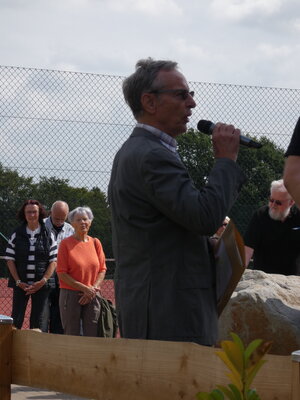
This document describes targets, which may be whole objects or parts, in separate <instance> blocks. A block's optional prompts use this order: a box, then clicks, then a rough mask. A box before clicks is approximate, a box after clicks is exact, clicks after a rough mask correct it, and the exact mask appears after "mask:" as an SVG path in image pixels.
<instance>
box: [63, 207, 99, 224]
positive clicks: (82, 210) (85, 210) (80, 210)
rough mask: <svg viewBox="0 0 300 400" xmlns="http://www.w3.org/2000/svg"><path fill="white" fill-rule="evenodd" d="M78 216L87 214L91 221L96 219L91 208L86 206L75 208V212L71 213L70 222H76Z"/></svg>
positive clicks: (69, 215)
mask: <svg viewBox="0 0 300 400" xmlns="http://www.w3.org/2000/svg"><path fill="white" fill-rule="evenodd" d="M76 214H86V215H87V216H88V219H89V220H90V221H93V219H94V215H93V213H92V210H91V209H90V207H86V206H84V207H76V208H74V210H72V211H70V212H69V214H68V221H69V222H71V223H72V222H73V221H74V218H75V215H76Z"/></svg>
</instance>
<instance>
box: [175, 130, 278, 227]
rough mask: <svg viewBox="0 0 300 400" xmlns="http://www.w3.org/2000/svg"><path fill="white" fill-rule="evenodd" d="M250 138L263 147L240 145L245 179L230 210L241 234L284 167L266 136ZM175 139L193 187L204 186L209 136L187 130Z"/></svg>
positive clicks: (210, 164)
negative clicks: (253, 147)
mask: <svg viewBox="0 0 300 400" xmlns="http://www.w3.org/2000/svg"><path fill="white" fill-rule="evenodd" d="M253 139H254V140H256V141H258V142H260V143H262V145H263V146H262V148H261V149H251V148H248V147H245V146H241V147H240V152H239V156H238V160H237V161H238V164H239V166H240V167H241V169H242V170H243V172H244V173H245V175H246V177H247V182H246V183H245V184H244V186H243V188H242V190H241V192H240V194H239V197H238V199H237V201H236V202H235V204H234V206H233V207H232V209H231V211H230V213H229V216H230V217H231V218H233V220H234V222H235V224H236V225H237V227H238V228H239V230H240V232H242V234H243V233H244V231H245V229H246V227H247V225H248V222H249V220H250V218H251V215H252V213H253V212H254V211H255V210H256V209H257V208H259V207H261V206H262V205H264V204H266V201H267V199H268V197H269V190H270V184H271V182H272V181H273V180H274V179H280V178H281V177H282V171H283V166H284V151H283V149H281V148H280V147H278V146H277V145H276V144H275V143H273V142H272V141H271V140H269V139H267V138H265V137H261V138H260V139H256V138H253ZM177 140H178V152H179V154H180V156H181V159H182V161H183V162H184V164H185V165H186V167H187V169H188V171H189V174H190V176H191V178H192V179H193V181H194V183H195V186H196V187H197V188H198V189H201V188H203V186H204V185H205V183H206V182H207V177H208V176H209V173H210V170H211V169H212V167H213V163H214V158H213V152H212V143H211V137H210V136H207V135H203V134H201V133H199V132H198V131H197V130H194V129H190V130H189V131H188V132H187V133H185V134H183V135H180V136H179V137H178V139H177Z"/></svg>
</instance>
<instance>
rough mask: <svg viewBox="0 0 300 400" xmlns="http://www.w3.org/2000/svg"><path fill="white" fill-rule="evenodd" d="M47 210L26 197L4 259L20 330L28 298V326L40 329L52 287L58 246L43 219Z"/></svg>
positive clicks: (14, 316) (15, 321)
mask: <svg viewBox="0 0 300 400" xmlns="http://www.w3.org/2000/svg"><path fill="white" fill-rule="evenodd" d="M45 216H46V211H45V209H44V207H43V206H42V205H41V203H40V202H39V201H37V200H32V199H30V200H26V201H25V202H24V204H23V205H22V207H21V208H20V210H19V211H18V214H17V217H18V219H19V220H20V221H22V225H21V226H19V227H18V228H17V229H16V230H15V231H14V232H13V234H12V235H11V237H10V240H9V242H8V246H7V248H6V254H5V258H6V260H7V266H8V269H9V273H10V277H9V280H8V286H9V287H11V288H13V307H12V318H13V323H14V325H15V327H16V328H18V329H21V328H22V325H23V321H24V315H25V311H26V307H27V303H28V300H29V298H30V297H31V313H30V329H34V328H38V329H41V330H43V326H44V321H43V316H44V314H43V310H44V306H45V303H46V301H47V298H48V296H49V292H50V289H51V288H54V287H55V282H54V271H55V268H56V256H57V245H56V241H55V239H54V236H53V234H52V233H51V232H50V231H49V230H48V229H47V228H46V226H45V224H44V222H43V219H44V217H45Z"/></svg>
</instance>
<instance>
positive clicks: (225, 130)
mask: <svg viewBox="0 0 300 400" xmlns="http://www.w3.org/2000/svg"><path fill="white" fill-rule="evenodd" d="M240 134H241V132H240V130H239V129H235V127H234V126H233V125H226V124H222V123H220V122H218V123H217V124H216V126H215V128H214V130H213V134H212V142H213V150H214V156H215V158H230V159H231V160H233V161H236V159H237V156H238V152H239V148H240Z"/></svg>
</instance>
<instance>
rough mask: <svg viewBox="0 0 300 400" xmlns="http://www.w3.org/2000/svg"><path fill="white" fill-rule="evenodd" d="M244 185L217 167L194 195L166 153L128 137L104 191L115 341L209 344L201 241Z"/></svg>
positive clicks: (211, 277)
mask: <svg viewBox="0 0 300 400" xmlns="http://www.w3.org/2000/svg"><path fill="white" fill-rule="evenodd" d="M244 180H245V179H244V175H243V173H242V172H241V170H240V169H239V167H238V166H237V165H236V163H235V162H233V161H231V160H229V159H225V158H224V159H218V160H217V161H216V163H215V166H214V168H213V169H212V171H211V174H210V176H209V182H208V184H207V186H205V188H203V190H201V191H199V190H197V189H196V188H195V186H194V184H193V181H192V180H191V178H190V177H189V175H188V172H187V170H186V168H185V167H184V165H183V164H182V162H181V161H180V160H179V159H178V158H177V157H176V155H175V154H174V153H172V152H171V151H170V150H168V149H167V148H166V147H165V146H164V145H162V144H161V142H160V140H159V139H158V138H157V137H155V136H154V135H153V134H151V133H150V132H148V131H146V130H144V129H141V128H135V129H134V131H133V133H132V135H131V136H130V137H129V139H128V140H127V141H126V142H125V143H124V144H123V146H122V148H121V149H120V150H119V152H118V153H117V155H116V157H115V160H114V164H113V169H112V174H111V179H110V184H109V191H108V196H109V203H110V206H111V210H112V229H113V250H114V256H115V258H116V275H115V288H116V304H117V310H118V317H119V324H120V329H121V335H122V336H123V337H126V338H141V339H160V340H175V341H194V342H197V343H200V344H206V345H211V344H213V343H215V341H216V338H217V310H216V293H215V266H214V261H213V257H212V253H211V249H210V248H209V244H208V240H207V237H208V236H211V235H213V234H214V233H215V232H216V231H217V229H218V228H219V226H220V225H221V224H222V222H223V220H224V218H225V216H226V214H228V211H229V209H230V208H231V206H232V204H233V202H234V201H235V199H236V197H237V195H238V192H239V190H240V188H241V185H242V183H243V181H244Z"/></svg>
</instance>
